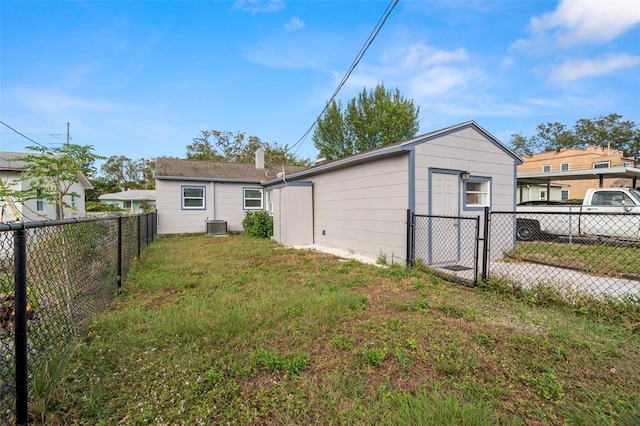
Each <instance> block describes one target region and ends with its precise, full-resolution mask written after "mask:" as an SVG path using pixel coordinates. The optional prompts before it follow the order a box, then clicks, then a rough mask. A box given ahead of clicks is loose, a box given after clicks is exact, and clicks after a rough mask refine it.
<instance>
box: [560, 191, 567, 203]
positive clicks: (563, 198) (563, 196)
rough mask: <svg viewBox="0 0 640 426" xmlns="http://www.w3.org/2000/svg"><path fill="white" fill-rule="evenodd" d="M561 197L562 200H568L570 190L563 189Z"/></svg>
mask: <svg viewBox="0 0 640 426" xmlns="http://www.w3.org/2000/svg"><path fill="white" fill-rule="evenodd" d="M560 199H561V200H562V201H567V200H568V199H569V190H568V189H563V190H561V191H560Z"/></svg>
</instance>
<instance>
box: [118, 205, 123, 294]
mask: <svg viewBox="0 0 640 426" xmlns="http://www.w3.org/2000/svg"><path fill="white" fill-rule="evenodd" d="M121 288H122V216H118V291H120V289H121Z"/></svg>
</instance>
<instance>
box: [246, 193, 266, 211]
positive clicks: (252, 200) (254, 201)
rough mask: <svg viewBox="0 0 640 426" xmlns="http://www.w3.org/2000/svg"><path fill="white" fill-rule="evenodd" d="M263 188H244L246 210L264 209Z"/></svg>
mask: <svg viewBox="0 0 640 426" xmlns="http://www.w3.org/2000/svg"><path fill="white" fill-rule="evenodd" d="M262 191H263V190H262V189H258V188H244V189H243V194H244V195H243V201H244V209H245V210H261V209H262Z"/></svg>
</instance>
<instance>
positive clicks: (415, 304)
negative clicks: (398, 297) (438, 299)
mask: <svg viewBox="0 0 640 426" xmlns="http://www.w3.org/2000/svg"><path fill="white" fill-rule="evenodd" d="M411 307H412V308H413V309H415V310H416V311H418V312H422V313H427V312H428V311H429V302H427V301H426V300H418V299H416V300H413V301H412V302H411Z"/></svg>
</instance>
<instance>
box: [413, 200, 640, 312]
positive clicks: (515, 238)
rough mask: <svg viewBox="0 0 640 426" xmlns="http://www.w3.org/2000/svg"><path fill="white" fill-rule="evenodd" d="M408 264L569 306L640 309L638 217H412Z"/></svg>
mask: <svg viewBox="0 0 640 426" xmlns="http://www.w3.org/2000/svg"><path fill="white" fill-rule="evenodd" d="M407 224H408V225H407V247H408V251H407V259H408V263H409V264H410V265H423V266H425V267H427V268H429V269H430V270H431V271H433V272H435V273H437V274H439V275H443V276H444V277H445V278H447V279H453V280H457V281H461V282H463V283H464V284H467V285H471V286H473V285H476V284H477V283H478V281H479V280H481V281H482V282H483V283H486V282H488V281H492V282H494V283H498V284H500V285H501V286H504V285H506V286H512V287H513V288H515V289H517V290H525V291H533V292H534V293H536V292H537V293H539V294H540V292H542V293H545V294H546V295H553V296H554V297H555V298H557V299H561V300H564V301H566V302H569V303H574V302H580V301H584V300H585V299H589V300H594V301H604V302H613V303H620V302H622V303H631V304H633V305H634V306H640V216H639V215H638V214H637V213H635V214H633V213H628V214H625V213H615V214H614V213H610V214H602V213H580V215H577V214H575V213H571V212H553V211H544V210H543V209H541V211H537V212H526V213H524V212H513V211H509V212H506V211H505V212H497V211H489V210H488V209H485V211H484V213H483V214H482V215H478V216H472V217H445V216H426V215H416V214H412V213H411V212H408V216H407Z"/></svg>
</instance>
